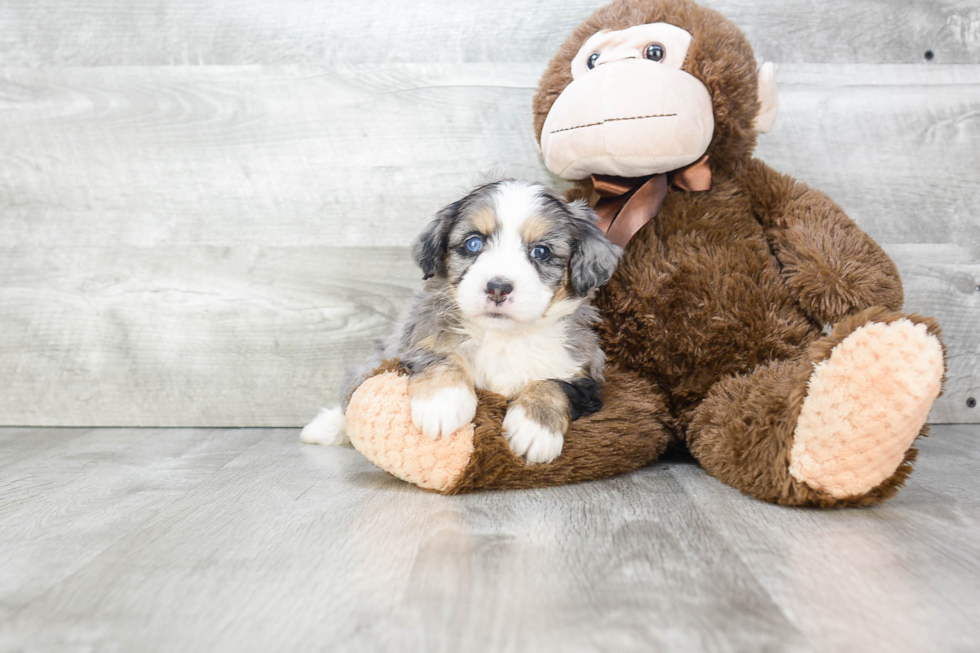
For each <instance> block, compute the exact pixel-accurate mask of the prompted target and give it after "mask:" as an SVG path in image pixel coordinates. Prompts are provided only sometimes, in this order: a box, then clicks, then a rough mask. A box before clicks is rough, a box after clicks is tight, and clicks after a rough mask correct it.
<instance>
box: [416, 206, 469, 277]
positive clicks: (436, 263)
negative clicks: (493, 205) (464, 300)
mask: <svg viewBox="0 0 980 653" xmlns="http://www.w3.org/2000/svg"><path fill="white" fill-rule="evenodd" d="M459 209H460V203H459V202H455V203H453V204H450V205H449V206H447V207H445V208H444V209H442V210H441V211H439V213H437V214H436V219H435V220H433V221H432V222H430V223H429V226H427V227H426V228H425V230H424V231H422V234H421V235H420V236H419V237H418V240H416V241H415V246H414V247H412V256H413V257H415V262H416V263H418V266H419V267H420V268H422V275H423V276H422V279H431V278H432V277H434V276H436V275H437V274H446V252H447V250H448V248H449V242H448V241H449V232H450V230H452V227H453V225H454V224H455V223H456V219H457V217H458V216H459Z"/></svg>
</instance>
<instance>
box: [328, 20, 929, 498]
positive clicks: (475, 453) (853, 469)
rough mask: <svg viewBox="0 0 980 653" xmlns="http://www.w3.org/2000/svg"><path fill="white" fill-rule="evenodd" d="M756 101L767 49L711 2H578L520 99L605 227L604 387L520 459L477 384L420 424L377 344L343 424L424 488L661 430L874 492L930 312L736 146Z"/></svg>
mask: <svg viewBox="0 0 980 653" xmlns="http://www.w3.org/2000/svg"><path fill="white" fill-rule="evenodd" d="M775 108H776V102H775V88H774V79H773V74H772V68H771V66H763V68H762V69H760V70H759V71H757V70H756V66H755V58H754V55H753V52H752V49H751V47H750V46H749V44H748V42H747V41H746V39H745V37H744V35H743V34H742V33H741V32H740V31H739V30H738V29H737V28H736V27H735V26H734V25H733V24H732V23H730V22H729V21H728V20H726V19H725V18H724V17H722V16H721V15H719V14H718V13H716V12H714V11H711V10H709V9H704V8H701V7H699V6H697V5H696V4H694V3H693V2H690V1H689V0H619V1H617V2H614V3H612V4H610V5H608V6H606V7H604V8H602V9H600V10H598V11H597V12H595V13H594V14H593V15H592V16H590V17H589V18H588V19H587V20H586V21H585V22H584V23H583V24H582V25H580V26H579V27H578V28H577V29H576V30H575V32H574V33H573V34H572V35H571V37H570V38H569V39H568V40H567V41H566V42H565V44H564V45H563V46H562V47H561V49H560V50H559V52H558V54H557V55H556V56H555V58H554V59H553V60H552V62H551V64H550V65H549V66H548V68H547V71H546V72H545V74H544V76H543V78H542V80H541V83H540V86H539V89H538V93H537V96H536V97H535V102H534V111H535V116H534V118H535V128H536V132H537V136H538V138H539V142H540V144H541V150H542V155H543V156H544V159H545V163H546V164H547V165H548V167H549V169H551V170H552V171H553V172H554V173H555V174H557V175H559V176H561V177H564V178H565V179H569V180H573V181H574V182H575V183H576V188H575V189H574V190H573V191H572V194H573V195H577V196H579V197H587V198H589V200H590V202H591V203H592V204H593V205H594V206H595V207H596V210H597V212H598V213H599V214H600V216H602V218H603V226H604V228H606V229H607V232H608V234H609V236H610V238H611V239H613V240H614V241H617V242H619V243H620V244H622V245H624V246H625V253H624V256H623V259H622V262H621V264H620V267H619V270H618V271H617V273H616V274H615V276H614V277H613V279H612V281H611V282H610V283H609V284H608V285H607V286H606V287H605V288H604V289H603V290H602V291H601V293H600V295H599V296H598V298H597V300H596V304H597V305H598V306H599V307H600V308H601V309H602V311H603V314H604V317H605V322H604V324H603V325H602V327H601V334H602V339H603V346H604V348H605V351H606V354H607V356H608V358H609V360H610V362H611V364H612V369H611V370H609V373H608V374H607V382H606V385H605V387H604V390H603V398H604V401H605V407H604V408H603V409H602V410H601V411H600V412H599V413H597V414H595V415H591V416H589V417H585V418H582V419H579V420H578V421H576V422H574V423H573V425H572V427H571V429H570V430H569V432H568V434H567V435H566V438H565V446H564V449H563V451H562V454H561V455H560V456H559V457H558V458H557V459H556V460H555V461H554V462H553V463H549V464H545V465H526V464H525V463H524V461H523V460H522V459H520V458H519V457H517V456H516V455H514V454H513V453H512V452H511V451H510V448H509V447H508V445H507V442H506V441H505V440H504V437H503V435H502V432H501V420H502V419H503V416H504V413H505V410H506V402H505V400H504V399H503V398H501V397H497V396H494V395H490V394H487V393H484V394H482V395H481V397H480V399H481V405H480V408H479V410H478V412H477V416H476V418H475V420H474V424H473V425H472V426H471V427H469V428H466V429H462V430H461V431H459V432H457V433H456V434H455V435H454V436H453V437H452V438H449V439H444V440H441V441H435V442H433V441H430V440H428V439H427V438H425V437H424V436H421V434H419V433H418V432H417V430H415V429H414V428H413V427H412V424H411V418H410V416H409V409H408V400H407V394H406V391H405V382H404V381H405V380H404V377H403V376H400V375H399V373H398V370H397V365H395V364H392V365H389V366H388V367H386V368H385V369H382V370H379V374H378V375H377V376H375V377H373V378H371V379H369V380H368V381H367V382H366V383H365V384H364V385H362V386H361V388H359V389H358V391H357V392H355V393H354V396H353V398H352V401H351V404H350V407H349V408H348V412H347V420H348V432H349V434H350V437H351V441H352V442H353V443H354V445H355V446H356V447H357V448H358V449H359V450H361V451H362V452H363V453H364V454H365V455H366V456H367V457H368V458H369V459H371V460H372V461H373V462H375V463H376V464H377V465H378V466H380V467H382V468H383V469H386V470H388V471H389V472H391V473H393V474H395V475H396V476H399V477H401V478H404V479H406V480H408V481H411V482H413V483H416V484H417V485H420V486H421V487H425V488H429V489H434V490H437V491H440V492H445V493H457V492H464V491H472V490H477V489H488V488H520V487H533V486H542V485H549V484H558V483H568V482H575V481H582V480H588V479H597V478H602V477H606V476H610V475H613V474H618V473H623V472H627V471H630V470H633V469H636V468H639V467H641V466H643V465H646V464H649V463H650V462H652V461H654V460H655V459H656V458H657V457H658V456H659V455H660V454H661V453H662V452H663V450H664V448H665V447H666V446H667V444H668V443H669V442H671V441H675V442H679V443H682V444H684V445H686V446H687V447H688V448H689V449H690V451H691V453H692V454H693V455H694V456H695V457H696V458H697V459H698V461H699V462H700V463H701V464H702V465H703V466H704V468H705V469H706V470H707V471H708V472H709V473H711V474H712V475H714V476H716V477H717V478H719V479H721V480H722V481H724V482H725V483H728V484H730V485H732V486H733V487H735V488H738V489H739V490H741V491H743V492H745V493H747V494H749V495H751V496H754V497H757V498H759V499H763V500H766V501H772V502H776V503H782V504H787V505H817V506H843V505H867V504H872V503H876V502H879V501H882V500H884V499H885V498H887V497H889V496H891V495H892V494H894V493H895V492H896V490H897V489H898V488H899V487H900V486H901V485H902V483H903V482H904V480H905V478H906V477H907V476H908V474H909V473H910V472H911V464H912V461H913V460H914V458H915V453H916V452H915V450H914V449H912V448H911V445H912V443H913V441H914V440H915V438H916V437H917V436H918V435H919V434H920V433H921V432H922V431H923V430H924V424H925V420H926V417H927V415H928V412H929V409H930V407H931V406H932V404H933V402H934V401H935V399H936V397H937V396H938V395H939V393H940V391H941V386H942V378H943V373H944V369H945V361H944V351H943V347H942V344H941V343H940V341H939V339H938V335H939V329H938V327H937V326H936V324H935V322H933V321H932V320H931V319H927V318H921V317H917V316H914V315H905V314H903V313H901V312H900V311H901V307H902V302H903V295H902V286H901V282H900V280H899V277H898V272H897V270H896V268H895V266H894V265H893V264H892V262H891V261H890V260H889V259H888V257H887V256H886V255H885V253H884V252H883V251H882V250H881V248H880V247H879V246H878V245H877V244H876V243H875V242H874V241H873V240H872V239H871V238H870V237H868V236H867V235H866V234H865V233H863V232H862V231H861V230H860V229H859V228H858V227H857V226H855V225H854V223H853V222H852V221H851V220H850V219H849V218H848V217H847V216H846V215H845V214H844V213H843V212H842V211H841V209H840V208H839V207H838V206H837V205H836V204H834V203H833V202H832V201H831V200H830V199H829V198H827V197H826V196H825V195H823V194H822V193H820V192H819V191H816V190H813V189H810V188H808V187H806V186H805V185H803V184H801V183H799V182H797V181H795V180H793V179H791V178H789V177H787V176H785V175H781V174H779V173H777V172H775V171H773V170H772V169H770V168H769V167H768V166H766V165H765V164H764V163H762V162H761V161H758V160H756V159H754V158H752V150H753V148H754V146H755V142H756V135H757V133H758V132H760V131H765V130H767V129H768V128H769V127H770V126H771V124H772V121H773V119H774V117H775ZM825 327H826V328H827V329H828V331H827V334H826V335H825V332H824V329H825Z"/></svg>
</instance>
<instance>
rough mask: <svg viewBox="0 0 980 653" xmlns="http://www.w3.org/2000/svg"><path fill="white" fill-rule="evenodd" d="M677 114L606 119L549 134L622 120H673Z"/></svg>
mask: <svg viewBox="0 0 980 653" xmlns="http://www.w3.org/2000/svg"><path fill="white" fill-rule="evenodd" d="M676 115H677V114H676V113H652V114H650V115H649V116H630V117H628V118H606V119H605V120H601V121H599V122H590V123H589V124H587V125H575V126H574V127H562V128H561V129H555V130H552V131H550V132H548V134H549V135H551V134H557V133H559V132H570V131H572V130H573V129H585V128H586V127H598V126H600V125H605V124H606V123H607V122H620V121H622V120H646V119H647V118H673V117H674V116H676Z"/></svg>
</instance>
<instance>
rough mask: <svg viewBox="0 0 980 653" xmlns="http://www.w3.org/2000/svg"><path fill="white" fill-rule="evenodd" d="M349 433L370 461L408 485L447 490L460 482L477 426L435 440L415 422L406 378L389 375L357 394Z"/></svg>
mask: <svg viewBox="0 0 980 653" xmlns="http://www.w3.org/2000/svg"><path fill="white" fill-rule="evenodd" d="M347 434H348V436H349V437H350V441H351V444H352V445H354V448H355V449H357V450H358V451H360V452H361V453H362V454H364V457H365V458H367V459H368V460H370V461H371V462H372V463H374V464H375V465H377V466H378V467H380V468H381V469H383V470H384V471H386V472H388V473H389V474H391V475H392V476H396V477H398V478H400V479H402V480H404V481H408V482H409V483H414V484H415V485H418V486H419V487H422V488H426V489H429V490H437V491H440V492H444V491H446V490H448V489H449V488H451V487H452V486H453V485H455V484H456V482H457V481H458V480H459V477H460V476H461V475H462V473H463V471H464V470H465V469H466V466H467V465H468V464H469V462H470V458H471V457H472V455H473V425H472V424H470V425H469V426H466V427H463V428H461V429H459V430H458V431H456V432H455V433H453V434H452V435H451V436H449V437H448V438H440V439H439V440H432V439H430V438H428V437H426V436H425V435H423V433H422V431H420V430H419V429H418V428H417V427H416V426H415V425H414V424H413V423H412V410H411V407H410V405H409V400H408V377H406V376H404V375H399V374H396V373H395V372H386V373H384V374H379V375H377V376H374V377H371V378H370V379H368V380H367V381H365V382H364V383H363V384H361V386H360V387H359V388H358V389H357V390H356V391H355V392H354V395H353V396H352V397H351V400H350V405H349V406H348V407H347Z"/></svg>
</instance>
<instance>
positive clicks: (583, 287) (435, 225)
mask: <svg viewBox="0 0 980 653" xmlns="http://www.w3.org/2000/svg"><path fill="white" fill-rule="evenodd" d="M595 223H596V216H595V214H594V213H593V212H592V211H591V210H590V209H588V208H587V206H586V205H585V204H584V203H581V202H573V203H568V202H566V201H565V200H564V199H562V198H561V197H560V196H558V195H556V194H555V193H553V192H552V191H550V190H548V189H547V188H545V187H543V186H541V185H538V184H533V183H529V182H523V181H511V180H507V181H499V182H495V183H491V184H487V185H485V186H481V187H479V188H477V189H475V190H474V191H473V192H471V193H470V194H469V195H467V196H466V197H464V198H463V199H461V200H459V201H458V202H455V203H453V204H451V205H449V206H447V207H446V208H444V209H443V210H442V211H440V212H439V214H438V216H437V217H436V219H435V220H433V221H432V223H430V224H429V226H428V227H427V228H426V229H425V231H424V232H423V233H422V235H421V236H420V237H419V240H418V242H417V243H416V244H415V249H414V255H415V259H416V261H417V262H418V264H419V266H420V267H421V268H422V270H423V272H424V275H425V276H424V278H425V279H426V284H425V287H424V289H423V290H422V291H421V292H420V293H419V294H418V295H416V297H415V298H414V299H413V300H412V302H411V304H410V305H409V307H408V310H407V312H406V313H405V316H404V317H403V318H402V319H401V320H400V321H399V322H398V324H397V325H396V327H395V329H394V330H393V331H392V333H391V334H390V335H389V336H388V337H387V338H385V339H384V340H383V341H380V342H379V343H378V345H377V347H376V349H375V352H374V354H373V355H372V356H371V358H370V360H368V361H367V362H366V363H365V364H364V365H363V366H361V367H359V368H358V369H355V370H352V371H351V372H350V373H348V375H347V377H346V378H345V381H344V384H343V386H342V388H341V404H342V406H343V408H342V409H341V410H332V411H330V410H325V411H323V412H321V414H320V415H319V416H317V418H316V419H315V420H314V421H313V422H311V423H310V424H309V425H308V426H307V427H306V428H305V429H304V430H303V434H302V436H301V437H302V439H303V441H305V442H318V443H336V442H341V441H343V440H344V435H343V414H342V410H344V409H346V404H347V401H348V399H349V397H350V394H351V393H352V392H353V391H354V390H355V389H356V388H357V386H358V385H360V384H361V383H362V382H363V381H364V379H365V378H366V375H367V374H368V373H369V372H370V371H371V370H372V369H374V368H375V367H377V366H378V365H379V364H380V362H381V361H382V360H383V359H399V360H401V362H402V364H403V365H405V366H406V367H407V368H408V369H409V371H410V376H409V381H408V384H409V385H408V388H409V397H410V399H411V410H412V420H413V421H414V422H415V425H416V426H418V427H419V428H420V429H421V430H422V432H423V433H425V434H426V435H428V436H429V437H432V438H439V437H441V436H444V435H447V436H448V435H449V434H451V433H453V432H454V431H456V430H457V429H459V428H460V427H462V426H465V425H466V424H469V423H470V421H471V420H472V419H473V415H474V413H475V412H476V394H475V392H474V389H475V388H479V389H485V390H490V391H492V392H496V393H498V394H502V395H504V396H506V397H508V398H509V399H510V407H509V408H508V411H507V415H506V417H505V419H504V423H503V426H504V432H505V434H506V436H507V439H508V441H509V442H510V445H511V448H512V449H513V450H514V451H515V452H516V453H517V454H518V455H523V456H525V458H526V459H527V461H528V462H529V463H536V462H549V461H551V460H554V459H555V458H556V457H557V456H558V454H560V453H561V448H562V444H563V441H564V433H565V430H566V429H567V428H568V424H569V423H570V422H571V420H573V419H577V418H578V417H580V416H582V415H587V414H590V413H593V412H595V411H596V410H598V409H599V407H600V406H601V402H600V400H599V384H600V383H602V373H603V366H604V363H605V357H604V355H603V353H602V350H601V349H600V348H599V343H598V339H597V336H596V334H595V333H594V331H593V330H592V325H593V324H594V323H595V322H596V320H597V319H598V315H597V312H596V310H595V309H594V308H593V307H592V306H590V305H589V304H588V302H587V301H586V300H587V299H588V297H589V295H590V294H591V293H592V291H594V290H595V289H596V288H598V287H599V286H601V285H602V284H604V283H605V282H606V281H608V280H609V278H610V276H612V273H613V271H614V270H615V267H616V264H617V262H618V259H619V254H620V250H619V248H618V247H616V246H615V245H612V244H611V243H610V242H609V241H608V240H606V237H605V236H604V235H603V234H602V232H601V231H600V230H599V228H598V227H597V226H596V224H595Z"/></svg>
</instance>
